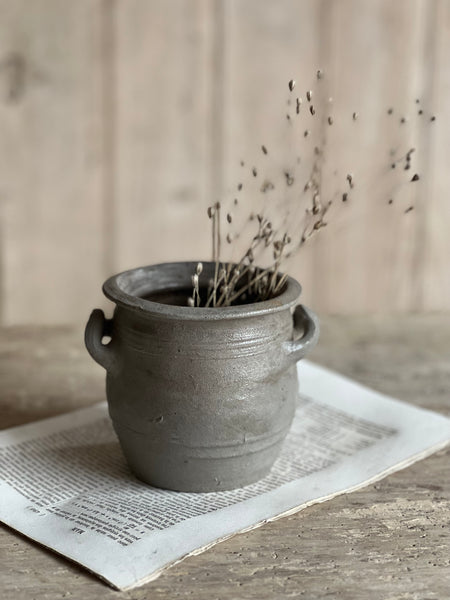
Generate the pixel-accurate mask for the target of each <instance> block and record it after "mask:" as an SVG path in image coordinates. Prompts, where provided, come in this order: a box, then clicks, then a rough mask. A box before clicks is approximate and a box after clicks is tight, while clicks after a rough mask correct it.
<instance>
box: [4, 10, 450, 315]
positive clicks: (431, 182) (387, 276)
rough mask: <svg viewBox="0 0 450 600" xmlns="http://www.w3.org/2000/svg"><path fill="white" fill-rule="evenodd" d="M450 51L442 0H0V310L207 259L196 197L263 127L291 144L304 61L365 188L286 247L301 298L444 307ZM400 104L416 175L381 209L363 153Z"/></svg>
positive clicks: (65, 306) (387, 134) (448, 250)
mask: <svg viewBox="0 0 450 600" xmlns="http://www.w3.org/2000/svg"><path fill="white" fill-rule="evenodd" d="M449 56H450V2H449V0H396V1H395V2H393V1H392V0H340V1H339V2H338V1H332V0H270V1H269V0H267V1H261V0H240V1H239V0H224V1H220V0H217V1H211V0H190V1H189V2H186V1H184V0H171V1H170V2H167V1H164V0H129V1H126V0H77V1H76V2H67V1H64V0H33V2H30V1H29V0H14V2H12V1H11V0H0V235H1V242H0V311H1V312H0V314H1V318H0V321H1V322H2V323H3V324H13V323H70V322H79V321H81V320H83V319H85V318H86V317H87V315H88V313H89V311H90V309H91V308H93V307H94V306H98V305H100V306H104V305H105V303H104V301H103V300H102V298H101V292H100V286H101V283H102V282H103V280H104V279H105V278H106V277H107V276H108V275H110V274H112V273H113V272H117V271H118V270H122V269H125V268H130V267H133V266H137V265H140V264H150V263H154V262H158V261H165V260H175V259H185V258H189V259H191V258H192V259H196V258H203V259H207V258H208V257H209V255H210V242H209V237H210V234H209V223H208V221H207V218H206V213H205V210H206V207H207V206H208V204H209V203H210V202H212V201H215V200H217V199H220V198H221V197H222V196H223V195H225V196H226V195H227V194H229V193H230V189H232V186H234V185H235V183H234V182H236V181H238V178H239V177H241V175H240V174H239V173H240V171H239V169H240V168H241V167H240V166H239V161H240V159H241V158H246V160H248V161H250V162H252V161H256V160H257V158H256V157H259V154H257V152H258V149H259V148H260V145H261V143H267V144H268V143H269V142H270V144H271V148H276V149H277V160H279V161H280V168H282V165H283V160H287V161H289V151H291V153H292V149H291V146H290V143H291V142H290V141H289V139H288V138H287V137H286V130H285V127H284V125H286V124H285V123H284V124H283V127H280V119H279V115H280V110H281V111H282V112H283V113H284V111H286V110H287V109H286V105H285V102H286V98H287V85H286V84H287V81H288V80H289V79H290V78H291V77H294V78H295V79H296V81H297V86H299V88H300V89H301V90H302V93H303V94H304V91H303V90H306V89H308V87H309V86H310V82H311V78H313V77H314V74H315V72H316V70H317V68H322V69H324V73H325V75H326V81H327V82H328V84H329V86H330V89H332V95H333V97H334V98H335V101H336V105H335V109H336V110H338V108H339V106H341V107H344V109H345V110H347V112H348V113H349V114H351V111H353V110H357V111H358V112H359V113H360V115H361V118H360V119H359V120H358V124H357V127H358V129H357V130H353V131H357V132H358V143H357V145H356V149H357V150H356V152H355V150H354V149H353V150H352V149H351V146H352V143H351V142H353V141H354V140H352V139H350V138H352V137H353V136H354V135H355V134H354V132H353V133H351V134H349V133H348V131H347V129H346V128H345V127H344V126H343V125H342V123H340V122H339V120H338V119H336V121H337V122H336V129H335V141H334V145H332V146H331V151H332V152H334V156H335V158H336V162H337V163H338V164H339V165H340V166H341V165H344V164H351V165H352V170H353V171H354V172H355V173H356V174H358V173H359V172H360V171H363V170H364V169H365V168H367V166H368V172H369V179H368V183H367V185H366V188H365V190H364V195H365V196H367V198H366V200H367V199H368V200H369V201H368V202H359V203H358V204H357V205H356V203H355V206H348V207H346V212H345V214H344V212H343V213H342V218H341V217H339V218H336V221H335V222H332V219H331V218H330V225H329V227H328V230H327V231H326V232H324V233H323V235H322V236H321V237H320V238H319V237H317V240H316V241H314V242H311V244H310V245H309V247H305V249H304V252H303V253H302V254H301V256H300V257H299V259H298V261H296V262H293V263H292V264H291V266H290V270H291V271H292V273H293V274H294V275H296V276H297V277H298V278H299V279H300V280H301V282H302V283H303V287H304V298H305V300H306V301H307V302H308V303H310V304H311V306H313V307H314V308H315V309H316V310H317V311H318V312H319V313H320V312H337V313H355V312H359V313H366V312H392V311H409V310H419V311H428V310H446V309H447V310H448V309H450V269H449V265H448V262H449V258H450V235H449V233H448V232H449V227H450V198H449V193H450V169H449V167H448V161H449V150H450V69H449V66H448V61H449ZM416 98H418V99H420V102H421V104H420V106H423V107H424V113H425V114H424V115H423V117H424V118H422V119H418V118H417V117H416V113H417V108H418V106H417V105H416V104H415V99H416ZM280 102H281V104H280ZM283 103H284V104H283ZM389 106H393V107H395V111H396V112H395V115H393V118H392V119H391V120H390V121H389V120H387V119H386V118H384V120H383V119H382V120H381V121H380V122H378V121H377V118H376V116H377V115H384V117H386V110H387V108H388V107H389ZM431 114H436V116H437V119H436V122H435V123H432V124H431V123H430V120H429V116H430V115H431ZM399 115H404V116H406V117H407V119H408V121H407V123H406V124H405V125H406V126H407V127H405V128H404V130H405V131H407V138H408V143H409V142H410V143H417V146H418V152H417V157H416V156H415V157H414V160H417V161H418V163H417V164H418V165H419V167H418V169H420V181H419V182H417V183H416V184H413V185H410V186H408V187H407V188H406V189H405V190H404V192H402V194H403V196H402V198H401V202H400V203H399V205H397V203H394V205H392V206H390V207H389V208H388V207H387V201H386V196H385V197H384V199H383V201H382V202H378V200H377V201H375V200H376V199H377V198H378V196H379V195H380V194H382V193H387V192H385V186H386V182H385V181H384V180H383V177H381V178H377V175H378V173H377V172H376V171H375V167H374V169H372V171H371V170H370V169H371V162H372V161H373V157H376V156H378V155H381V154H382V153H383V152H386V150H387V149H388V144H389V143H390V140H391V138H392V135H393V131H394V130H395V131H397V129H398V127H399V119H398V117H399ZM394 117H395V118H394ZM395 131H394V132H395ZM353 146H354V144H353ZM259 159H260V157H259ZM250 162H249V164H250ZM249 194H251V192H249ZM372 197H373V200H374V201H373V202H370V200H371V198H372ZM251 201H252V199H251V198H248V202H251ZM409 204H412V205H414V210H413V211H412V212H410V213H408V214H404V207H407V206H409Z"/></svg>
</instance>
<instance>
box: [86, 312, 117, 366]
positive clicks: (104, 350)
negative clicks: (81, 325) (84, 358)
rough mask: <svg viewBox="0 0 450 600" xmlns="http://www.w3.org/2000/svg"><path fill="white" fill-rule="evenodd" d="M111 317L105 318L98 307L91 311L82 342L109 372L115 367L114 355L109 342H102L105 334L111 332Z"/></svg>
mask: <svg viewBox="0 0 450 600" xmlns="http://www.w3.org/2000/svg"><path fill="white" fill-rule="evenodd" d="M112 322H113V321H112V319H106V318H105V314H104V312H103V311H102V310H101V309H100V308H96V309H95V310H93V311H92V313H91V316H90V317H89V321H88V322H87V325H86V329H85V332H84V343H85V344H86V348H87V350H88V352H89V354H90V355H91V356H92V358H93V359H94V360H95V361H96V362H98V364H99V365H101V366H102V367H104V368H105V369H106V370H107V371H108V372H109V373H110V372H112V371H114V370H115V368H116V357H115V355H114V353H113V351H112V349H111V348H110V344H103V343H102V339H103V337H104V336H105V335H108V336H110V335H111V334H112Z"/></svg>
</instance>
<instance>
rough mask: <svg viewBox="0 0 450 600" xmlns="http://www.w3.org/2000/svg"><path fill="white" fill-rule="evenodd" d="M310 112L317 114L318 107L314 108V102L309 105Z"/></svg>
mask: <svg viewBox="0 0 450 600" xmlns="http://www.w3.org/2000/svg"><path fill="white" fill-rule="evenodd" d="M309 112H310V113H311V114H312V116H314V115H315V114H316V109H315V108H314V106H313V105H312V104H311V106H310V107H309Z"/></svg>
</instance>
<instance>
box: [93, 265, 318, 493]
mask: <svg viewBox="0 0 450 600" xmlns="http://www.w3.org/2000/svg"><path fill="white" fill-rule="evenodd" d="M196 264H197V263H193V262H192V263H190V262H183V263H166V264H161V265H154V266H149V267H143V268H138V269H133V270H131V271H126V272H124V273H121V274H119V275H115V276H114V277H111V278H110V279H108V280H107V281H106V282H105V284H104V286H103V291H104V293H105V295H106V296H107V297H108V298H109V299H110V300H112V301H113V302H114V303H115V304H116V305H117V306H116V309H115V312H114V316H113V318H112V319H111V320H108V319H105V316H104V314H103V312H102V311H101V310H98V309H96V310H94V311H93V313H92V314H91V317H90V319H89V322H88V324H87V326H86V333H85V341H86V347H87V349H88V351H89V353H90V354H91V356H92V357H93V358H94V360H96V361H97V362H98V363H99V364H100V365H102V366H103V367H104V368H105V369H106V372H107V376H106V391H107V398H108V405H109V412H110V415H111V418H112V421H113V424H114V428H115V430H116V432H117V435H118V437H119V440H120V443H121V446H122V449H123V452H124V454H125V456H126V458H127V460H128V463H129V465H130V467H131V468H132V470H133V471H134V473H135V474H136V475H137V476H138V477H139V478H140V479H142V480H143V481H145V482H147V483H150V484H151V485H154V486H158V487H162V488H169V489H173V490H181V491H192V492H207V491H217V490H227V489H232V488H236V487H241V486H244V485H247V484H249V483H252V482H254V481H257V480H258V479H260V478H262V477H263V476H264V475H266V474H267V473H268V471H269V470H270V468H271V466H272V464H273V462H274V461H275V459H276V457H277V455H278V453H279V450H280V448H281V445H282V443H283V440H284V438H285V436H286V434H287V432H288V430H289V427H290V425H291V422H292V419H293V416H294V412H295V406H296V398H297V393H298V382H297V370H296V366H295V364H296V362H297V361H298V360H299V359H301V358H302V357H303V356H304V355H305V354H306V353H307V352H308V351H309V350H310V349H311V348H312V347H313V346H314V345H315V343H316V341H317V338H318V335H319V326H318V321H317V318H316V317H315V316H314V315H313V314H312V313H311V312H310V311H309V310H307V309H306V308H304V307H303V306H297V307H296V308H295V309H294V306H295V305H296V303H297V301H298V298H299V296H300V292H301V287H300V285H299V284H298V283H297V281H295V280H294V279H292V278H288V280H287V283H286V286H285V288H284V290H283V292H282V293H281V294H280V295H279V296H277V297H276V298H274V299H272V300H268V301H264V302H257V303H253V304H246V305H240V306H232V307H227V308H190V307H188V306H179V305H176V304H175V303H176V302H180V303H181V302H182V303H184V304H185V303H186V298H187V296H188V295H189V294H190V292H191V287H190V286H191V276H192V274H193V273H194V272H195V267H196ZM213 268H214V266H213V264H212V263H204V271H203V273H202V277H206V278H209V277H210V276H211V274H212V270H213ZM180 298H182V300H181V301H180ZM105 336H110V337H111V341H110V342H109V343H107V344H103V342H102V340H103V338H104V337H105Z"/></svg>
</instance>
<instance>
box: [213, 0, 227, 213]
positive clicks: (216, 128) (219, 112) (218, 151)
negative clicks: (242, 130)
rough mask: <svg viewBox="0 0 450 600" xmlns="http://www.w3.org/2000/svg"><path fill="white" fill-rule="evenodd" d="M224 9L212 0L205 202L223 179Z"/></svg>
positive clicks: (219, 190)
mask: <svg viewBox="0 0 450 600" xmlns="http://www.w3.org/2000/svg"><path fill="white" fill-rule="evenodd" d="M226 10H227V3H226V2H223V1H222V0H214V5H213V14H212V20H213V27H212V30H213V40H212V45H211V53H212V57H211V58H212V60H211V66H212V77H211V113H210V119H211V130H210V131H211V132H210V135H211V164H210V169H211V176H210V198H209V202H212V201H215V200H218V197H217V196H218V194H221V193H222V191H223V180H224V164H223V162H224V161H223V157H224V126H225V123H224V121H225V118H226V115H225V106H224V85H225V55H226V40H225V35H226V32H225V27H226V24H225V22H226ZM211 196H212V197H211Z"/></svg>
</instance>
